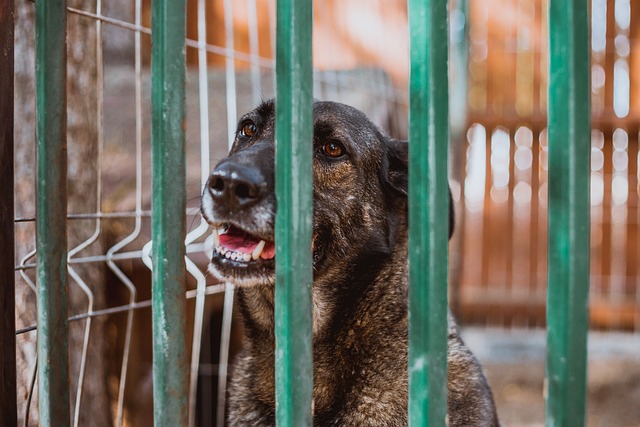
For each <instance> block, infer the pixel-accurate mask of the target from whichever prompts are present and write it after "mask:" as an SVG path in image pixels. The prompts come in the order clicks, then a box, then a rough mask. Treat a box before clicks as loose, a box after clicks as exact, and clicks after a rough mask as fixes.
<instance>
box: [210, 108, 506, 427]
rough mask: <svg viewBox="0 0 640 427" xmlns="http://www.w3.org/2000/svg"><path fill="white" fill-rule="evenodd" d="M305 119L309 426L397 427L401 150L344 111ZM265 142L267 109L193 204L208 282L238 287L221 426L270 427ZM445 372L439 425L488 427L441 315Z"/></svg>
mask: <svg viewBox="0 0 640 427" xmlns="http://www.w3.org/2000/svg"><path fill="white" fill-rule="evenodd" d="M313 115H314V128H313V153H314V154H313V156H314V157H313V209H314V211H313V212H314V213H313V245H312V246H313V247H312V248H310V250H312V251H313V276H314V279H313V290H312V294H313V297H312V298H313V362H314V398H313V407H314V414H313V424H314V426H372V427H373V426H406V425H407V424H408V409H407V406H408V374H407V367H408V359H407V341H408V332H407V181H408V176H407V172H408V171H407V161H408V160H407V155H408V144H407V142H406V141H400V140H395V139H392V138H390V137H389V136H386V135H385V134H384V133H383V132H381V131H380V130H379V129H378V128H377V127H376V126H375V125H374V124H373V123H371V121H369V119H368V118H367V117H366V116H365V115H364V114H363V113H362V112H360V111H358V110H356V109H355V108H352V107H349V106H347V105H344V104H339V103H334V102H319V101H316V102H314V104H313ZM274 141H275V101H274V100H270V101H266V102H263V103H262V104H261V105H260V106H258V107H257V108H256V109H255V110H253V111H251V112H249V113H248V114H245V115H244V116H243V117H242V118H241V119H240V120H239V122H238V127H237V130H236V136H235V142H234V144H233V146H232V148H231V150H230V152H229V156H228V157H227V158H225V159H223V160H222V161H221V162H220V163H218V165H217V166H216V167H215V169H214V170H213V172H212V173H211V175H210V177H209V180H208V182H207V185H206V186H205V188H204V190H203V194H202V203H201V210H202V215H203V217H204V218H205V219H206V220H207V221H208V222H209V224H210V225H211V226H212V228H213V230H214V231H213V236H214V251H213V255H212V259H211V263H210V266H209V270H210V272H211V273H212V274H213V275H214V276H216V277H217V278H218V279H220V280H222V281H226V282H231V283H234V284H235V285H237V286H238V289H237V302H238V306H239V313H240V316H241V319H242V324H243V330H244V345H243V349H242V351H241V353H240V354H239V355H238V357H237V360H236V362H235V366H234V369H233V372H232V375H231V379H230V385H229V399H228V402H229V408H228V424H229V425H230V426H274V425H275V384H274V360H275V358H274V348H275V338H274V318H273V315H274V308H273V307H274V281H275V272H274V268H275V264H274V259H275V256H276V254H275V246H274V242H273V241H274V222H275V213H276V199H275V189H274V180H275V178H274V155H275V143H274ZM449 197H451V195H449ZM450 205H451V204H450ZM451 209H452V208H451ZM449 216H450V220H449V224H448V227H449V236H451V232H452V231H453V214H452V211H450V214H449ZM448 365H449V371H448V384H447V389H448V408H447V409H448V425H450V426H497V425H498V420H497V415H496V410H495V406H494V403H493V397H492V394H491V391H490V389H489V386H488V385H487V381H486V379H485V377H484V375H483V373H482V370H481V368H480V365H479V364H478V362H477V361H476V359H475V358H474V356H473V355H472V353H471V352H470V351H469V349H468V348H467V347H466V346H465V345H464V343H463V341H462V339H461V338H460V336H459V334H458V330H457V326H456V324H455V322H454V320H453V318H452V317H451V315H449V337H448Z"/></svg>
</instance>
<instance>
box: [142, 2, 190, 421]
mask: <svg viewBox="0 0 640 427" xmlns="http://www.w3.org/2000/svg"><path fill="white" fill-rule="evenodd" d="M185 9H186V8H185V1H184V0H157V1H154V2H153V4H152V18H151V19H152V23H151V24H152V43H151V44H152V49H151V104H152V105H151V170H152V196H151V211H152V215H151V229H152V241H153V249H152V254H151V257H152V265H153V269H152V278H153V279H152V280H153V282H152V312H153V316H152V319H153V321H152V324H153V326H152V328H153V399H154V405H153V406H154V424H155V425H156V426H185V425H187V423H188V412H189V411H188V410H189V406H188V394H189V393H188V387H189V385H188V378H189V370H188V361H187V354H186V351H187V350H186V301H185V297H184V295H185V287H186V283H185V268H186V267H185V247H184V244H183V242H184V240H185V229H186V219H185V214H184V213H185V209H186V199H185V192H184V188H185V180H186V176H185V160H184V159H185V135H184V126H185V122H184V121H185V38H186V13H185V12H186V10H185Z"/></svg>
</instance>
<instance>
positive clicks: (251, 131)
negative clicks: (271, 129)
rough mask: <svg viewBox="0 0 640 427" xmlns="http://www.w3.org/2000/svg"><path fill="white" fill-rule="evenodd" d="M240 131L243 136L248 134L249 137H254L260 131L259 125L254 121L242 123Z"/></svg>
mask: <svg viewBox="0 0 640 427" xmlns="http://www.w3.org/2000/svg"><path fill="white" fill-rule="evenodd" d="M240 133H241V134H242V136H246V137H247V138H252V137H254V136H255V135H256V133H258V127H257V126H256V124H255V123H253V122H247V123H245V124H244V125H242V129H240Z"/></svg>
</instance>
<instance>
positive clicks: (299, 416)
mask: <svg viewBox="0 0 640 427" xmlns="http://www.w3.org/2000/svg"><path fill="white" fill-rule="evenodd" d="M312 15H313V4H312V1H311V0H303V1H301V0H278V4H277V18H276V25H277V27H276V28H277V30H276V31H277V34H276V37H277V39H276V40H277V41H276V198H277V201H278V212H277V216H276V254H277V255H276V289H275V334H276V354H275V363H276V420H277V421H276V422H277V425H278V426H292V427H298V426H300V427H302V426H311V425H312V400H313V360H312V359H313V351H312V336H313V332H312V316H311V313H312V308H311V285H312V283H313V273H312V254H311V236H312V214H313V207H312V182H313V176H312V174H311V170H312V141H313V104H312V102H313V98H312V89H313V77H312V61H311V30H312V25H313V19H312Z"/></svg>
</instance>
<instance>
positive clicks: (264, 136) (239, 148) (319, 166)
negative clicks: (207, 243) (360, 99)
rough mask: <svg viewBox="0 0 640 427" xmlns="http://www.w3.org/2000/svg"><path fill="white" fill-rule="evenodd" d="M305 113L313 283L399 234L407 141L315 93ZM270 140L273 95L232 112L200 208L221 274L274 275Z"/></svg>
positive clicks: (257, 278)
mask: <svg viewBox="0 0 640 427" xmlns="http://www.w3.org/2000/svg"><path fill="white" fill-rule="evenodd" d="M313 116H314V129H313V180H314V182H313V200H314V202H313V208H314V214H313V247H312V248H310V250H313V268H314V280H315V282H316V283H318V282H319V281H324V280H323V279H327V280H332V279H340V278H342V279H343V278H344V277H345V276H347V275H353V274H358V273H357V271H358V270H359V269H360V268H361V267H363V266H364V267H365V268H371V266H372V265H376V264H378V263H380V262H381V260H383V259H384V257H387V256H389V255H390V254H391V252H392V251H393V250H394V248H395V247H396V243H397V241H398V239H406V195H407V148H408V147H407V143H406V142H405V141H398V140H394V139H392V138H390V137H388V136H386V135H384V134H383V133H382V132H380V130H379V129H378V128H377V127H376V126H375V125H374V124H373V123H371V121H369V119H367V117H366V116H365V115H364V114H363V113H362V112H360V111H358V110H356V109H354V108H352V107H349V106H346V105H343V104H338V103H334V102H315V103H314V106H313ZM274 141H275V104H274V102H273V101H267V102H265V103H263V104H262V105H260V106H259V107H258V108H256V109H255V110H253V111H251V112H250V113H248V114H245V115H244V116H243V117H242V118H241V119H240V120H239V122H238V127H237V130H236V137H235V142H234V144H233V147H232V148H231V151H230V153H229V156H228V157H227V158H225V159H224V160H222V161H221V162H220V163H218V165H217V166H216V167H215V169H214V171H213V173H212V174H211V176H210V178H209V181H208V183H207V185H206V186H205V189H204V191H203V195H202V214H203V216H204V218H205V219H206V220H207V221H208V222H209V223H210V224H211V225H212V226H213V229H214V232H213V233H214V242H215V244H214V246H215V249H214V252H213V256H212V260H211V265H210V270H211V272H212V273H213V274H214V275H215V276H217V277H218V278H219V279H221V280H224V281H230V282H232V283H235V284H237V285H256V284H273V282H274V278H275V270H274V267H275V264H274V258H275V255H276V254H275V245H274V224H275V213H276V198H275V186H274V181H275V178H274V156H275V143H274ZM449 226H450V231H451V228H452V223H451V222H450V224H449ZM358 266H359V267H360V268H358ZM367 266H369V267H367ZM349 272H350V273H349Z"/></svg>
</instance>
